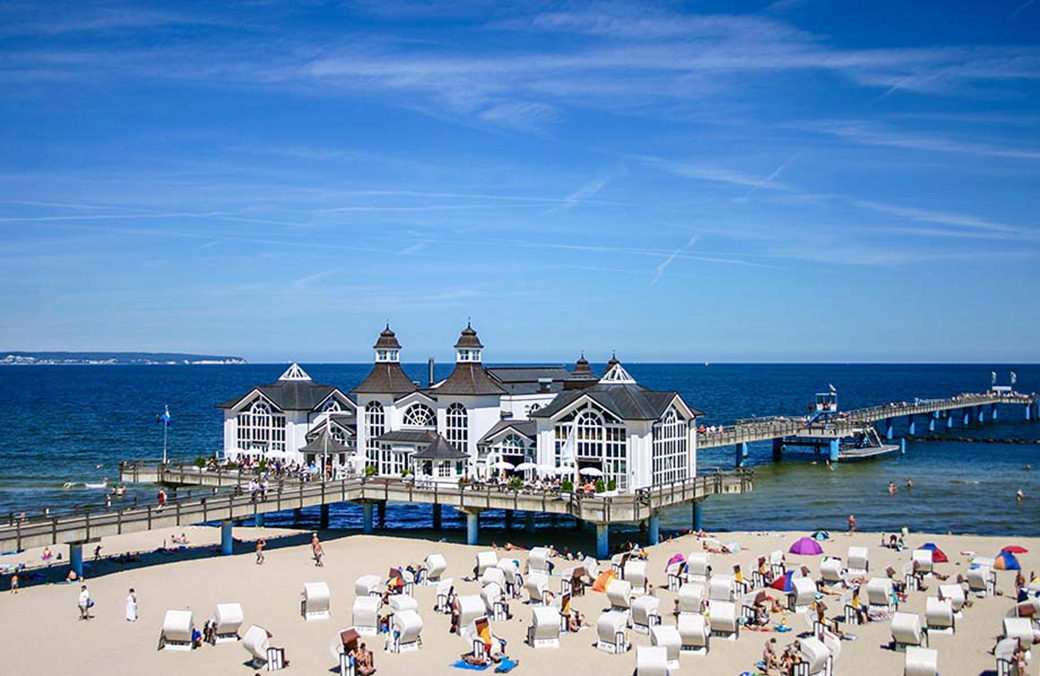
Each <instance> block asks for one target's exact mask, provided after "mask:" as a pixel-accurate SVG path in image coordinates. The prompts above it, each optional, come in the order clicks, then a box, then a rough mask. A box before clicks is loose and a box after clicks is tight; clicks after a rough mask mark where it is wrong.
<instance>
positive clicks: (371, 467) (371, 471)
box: [365, 465, 376, 476]
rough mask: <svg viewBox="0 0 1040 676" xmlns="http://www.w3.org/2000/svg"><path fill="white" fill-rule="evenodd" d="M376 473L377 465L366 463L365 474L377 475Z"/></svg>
mask: <svg viewBox="0 0 1040 676" xmlns="http://www.w3.org/2000/svg"><path fill="white" fill-rule="evenodd" d="M375 475H376V466H375V465H365V476H375Z"/></svg>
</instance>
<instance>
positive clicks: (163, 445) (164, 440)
mask: <svg viewBox="0 0 1040 676" xmlns="http://www.w3.org/2000/svg"><path fill="white" fill-rule="evenodd" d="M169 412H170V407H169V405H167V406H166V409H165V413H166V414H169ZM169 426H170V421H169V420H166V419H163V426H162V464H164V465H165V464H166V430H167V428H169Z"/></svg>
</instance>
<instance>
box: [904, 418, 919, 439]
mask: <svg viewBox="0 0 1040 676" xmlns="http://www.w3.org/2000/svg"><path fill="white" fill-rule="evenodd" d="M906 433H907V434H909V435H910V436H912V437H914V436H917V416H915V415H908V416H906Z"/></svg>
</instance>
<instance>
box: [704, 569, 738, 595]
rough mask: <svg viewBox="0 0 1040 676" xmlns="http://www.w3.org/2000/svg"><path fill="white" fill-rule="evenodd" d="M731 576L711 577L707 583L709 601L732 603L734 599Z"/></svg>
mask: <svg viewBox="0 0 1040 676" xmlns="http://www.w3.org/2000/svg"><path fill="white" fill-rule="evenodd" d="M733 583H734V578H733V576H732V575H712V576H711V580H709V581H708V600H709V601H733V600H735V599H736V594H735V590H734V588H733V587H734V584H733Z"/></svg>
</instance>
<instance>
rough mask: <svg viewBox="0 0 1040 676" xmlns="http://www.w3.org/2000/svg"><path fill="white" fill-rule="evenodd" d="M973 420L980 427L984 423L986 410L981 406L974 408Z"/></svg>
mask: <svg viewBox="0 0 1040 676" xmlns="http://www.w3.org/2000/svg"><path fill="white" fill-rule="evenodd" d="M975 420H976V422H978V423H979V424H980V425H981V424H982V423H984V422H986V409H985V408H983V407H982V406H976V407H975Z"/></svg>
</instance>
